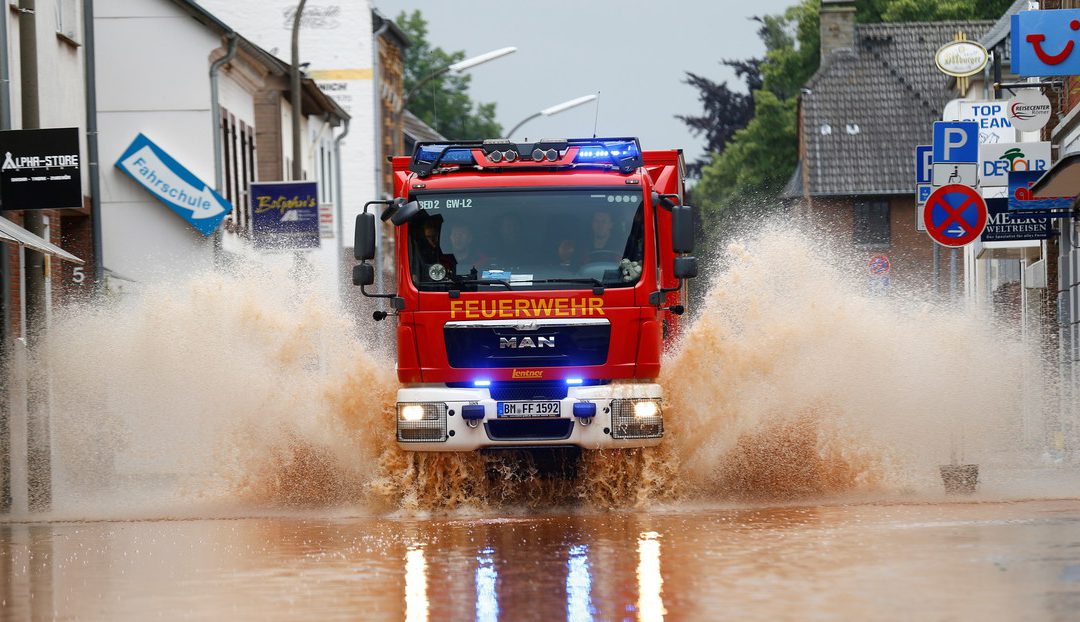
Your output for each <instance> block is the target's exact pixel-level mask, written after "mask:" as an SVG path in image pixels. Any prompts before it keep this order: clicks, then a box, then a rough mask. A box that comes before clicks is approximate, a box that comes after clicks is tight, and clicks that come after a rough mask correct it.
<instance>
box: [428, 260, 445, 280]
mask: <svg viewBox="0 0 1080 622" xmlns="http://www.w3.org/2000/svg"><path fill="white" fill-rule="evenodd" d="M427 274H428V276H429V277H431V280H432V281H441V280H443V279H445V278H446V266H444V265H442V264H441V263H437V264H432V265H431V267H430V268H428V271H427Z"/></svg>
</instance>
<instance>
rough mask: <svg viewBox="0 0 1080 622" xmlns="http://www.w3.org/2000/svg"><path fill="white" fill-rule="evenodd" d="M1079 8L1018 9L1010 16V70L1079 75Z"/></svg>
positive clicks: (1047, 74) (1038, 73) (1029, 73)
mask: <svg viewBox="0 0 1080 622" xmlns="http://www.w3.org/2000/svg"><path fill="white" fill-rule="evenodd" d="M1078 42H1080V10H1078V9H1063V10H1049V11H1021V12H1019V13H1017V14H1016V15H1013V16H1012V70H1013V73H1015V74H1017V75H1020V76H1072V75H1076V74H1080V50H1078V49H1076V48H1078V47H1080V45H1078Z"/></svg>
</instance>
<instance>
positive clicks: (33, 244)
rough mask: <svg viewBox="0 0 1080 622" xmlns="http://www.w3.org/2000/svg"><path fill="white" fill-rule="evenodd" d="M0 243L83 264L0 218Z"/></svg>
mask: <svg viewBox="0 0 1080 622" xmlns="http://www.w3.org/2000/svg"><path fill="white" fill-rule="evenodd" d="M0 241H2V242H7V243H8V244H18V245H19V246H27V247H29V248H32V249H34V250H36V251H38V252H40V253H45V254H46V255H52V256H54V257H58V258H60V259H63V260H64V261H70V262H72V263H80V264H81V263H85V262H84V261H83V260H82V259H79V258H78V257H76V256H75V255H72V254H71V253H69V252H67V251H66V250H64V249H62V248H60V247H59V246H57V245H55V244H50V243H49V242H46V241H45V240H43V239H42V238H40V237H38V236H36V235H34V234H33V233H30V232H29V231H27V230H26V229H23V228H22V227H20V226H19V225H17V224H15V223H13V222H11V221H10V220H8V219H7V218H2V217H0Z"/></svg>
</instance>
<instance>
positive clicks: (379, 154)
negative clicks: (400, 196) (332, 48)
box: [342, 18, 397, 311]
mask: <svg viewBox="0 0 1080 622" xmlns="http://www.w3.org/2000/svg"><path fill="white" fill-rule="evenodd" d="M389 29H390V20H389V19H386V18H383V23H382V25H381V26H379V29H378V30H376V31H375V33H374V34H373V35H372V36H371V76H372V81H371V88H372V90H373V91H374V92H373V93H372V95H374V96H375V97H373V98H372V100H373V101H374V102H375V114H373V115H372V118H373V119H374V120H375V128H374V133H373V134H372V136H374V137H375V196H376V198H380V199H381V198H383V196H384V194H388V193H384V192H383V188H382V183H383V140H382V135H383V132H382V130H383V127H382V125H383V123H382V81H381V79H380V72H379V40H380V38H382V36H383V33H385V32H386V31H387V30H389ZM396 144H397V138H396V137H395V138H394V145H395V146H396ZM394 148H395V147H391V149H390V150H391V153H393V150H394ZM342 213H344V211H343V212H342ZM379 229H380V230H379V231H377V232H376V233H377V235H376V236H375V274H376V275H377V277H376V279H377V282H378V284H379V285H378V287H377V288H376V289H377V291H378V292H379V293H380V294H382V293H384V285H383V239H382V238H383V236H382V235H381V233H382V231H381V227H380V228H379ZM379 310H380V311H382V310H383V299H382V298H380V299H379Z"/></svg>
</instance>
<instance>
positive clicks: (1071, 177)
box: [1031, 153, 1080, 199]
mask: <svg viewBox="0 0 1080 622" xmlns="http://www.w3.org/2000/svg"><path fill="white" fill-rule="evenodd" d="M1078 194H1080V153H1072V154H1069V155H1067V156H1065V157H1064V158H1063V159H1062V160H1060V161H1059V162H1058V163H1057V164H1055V165H1053V166H1051V167H1050V170H1048V171H1046V174H1045V175H1043V176H1042V177H1040V178H1039V181H1037V182H1035V185H1034V186H1032V187H1031V196H1032V197H1033V198H1036V199H1048V198H1054V197H1075V196H1076V195H1078Z"/></svg>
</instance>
